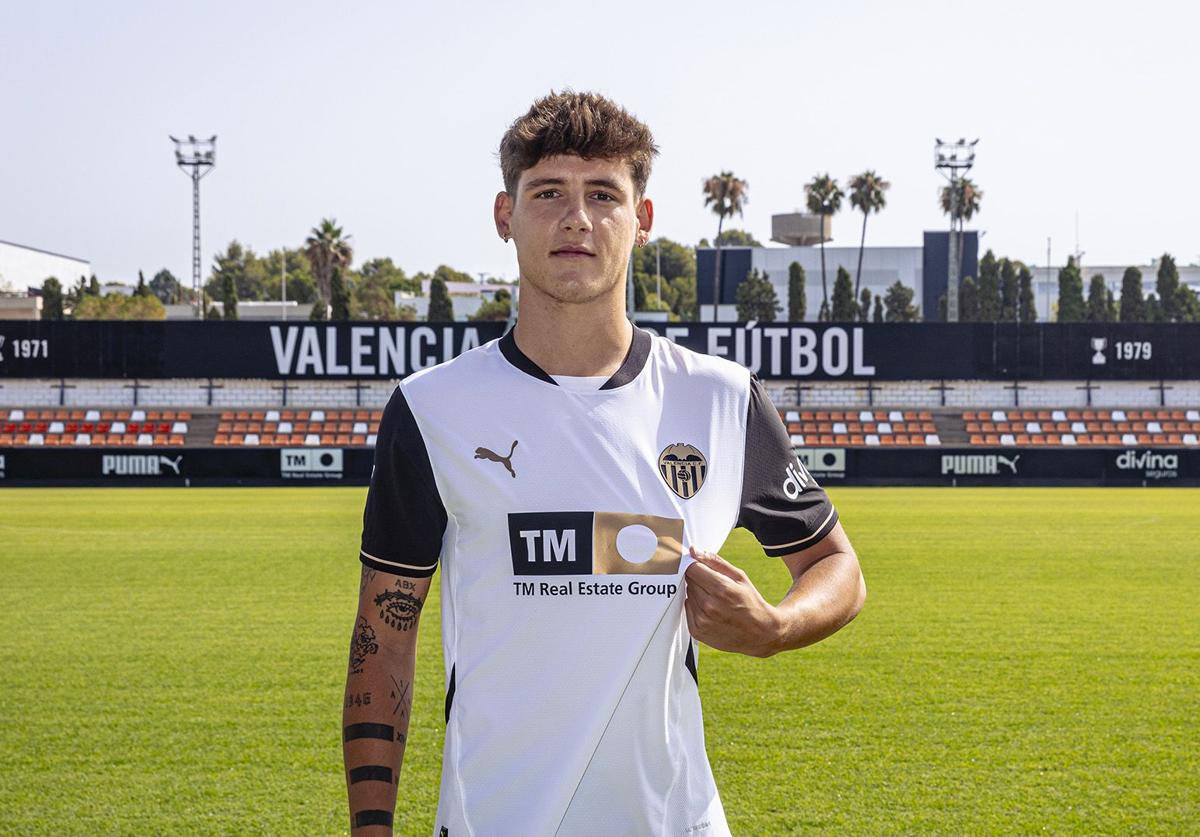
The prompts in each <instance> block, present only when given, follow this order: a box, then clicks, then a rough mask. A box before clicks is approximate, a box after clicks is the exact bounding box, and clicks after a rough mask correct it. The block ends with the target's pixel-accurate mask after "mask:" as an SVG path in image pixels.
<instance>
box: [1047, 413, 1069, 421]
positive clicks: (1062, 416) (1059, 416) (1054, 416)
mask: <svg viewBox="0 0 1200 837" xmlns="http://www.w3.org/2000/svg"><path fill="white" fill-rule="evenodd" d="M1050 420H1051V421H1066V420H1067V414H1066V412H1065V411H1064V410H1055V411H1054V412H1053V413H1051V414H1050Z"/></svg>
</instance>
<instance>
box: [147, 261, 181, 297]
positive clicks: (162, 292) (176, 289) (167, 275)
mask: <svg viewBox="0 0 1200 837" xmlns="http://www.w3.org/2000/svg"><path fill="white" fill-rule="evenodd" d="M150 293H152V294H154V295H155V296H156V297H158V299H159V301H160V302H162V304H163V305H179V304H180V303H182V302H183V301H184V299H185V295H184V292H183V286H182V285H180V284H179V280H178V279H176V278H175V276H174V275H173V274H172V273H171V271H169V270H167V269H166V268H165V267H164V268H163V269H162V270H160V271H159V272H158V273H156V274H154V278H153V279H151V280H150Z"/></svg>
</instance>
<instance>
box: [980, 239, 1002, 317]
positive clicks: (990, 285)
mask: <svg viewBox="0 0 1200 837" xmlns="http://www.w3.org/2000/svg"><path fill="white" fill-rule="evenodd" d="M978 296H979V305H978V311H979V315H978V316H979V319H978V321H979V322H981V323H994V322H998V321H999V319H1000V312H1001V310H1002V309H1003V307H1004V301H1003V297H1002V296H1001V293H1000V263H999V262H998V261H996V254H995V253H993V252H992V251H991V250H988V251H987V252H986V253H984V254H983V258H982V259H980V260H979V293H978Z"/></svg>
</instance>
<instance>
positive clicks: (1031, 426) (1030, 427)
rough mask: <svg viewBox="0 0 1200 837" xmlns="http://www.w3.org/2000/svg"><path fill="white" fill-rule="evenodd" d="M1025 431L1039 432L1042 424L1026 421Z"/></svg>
mask: <svg viewBox="0 0 1200 837" xmlns="http://www.w3.org/2000/svg"><path fill="white" fill-rule="evenodd" d="M1025 432H1026V433H1041V432H1042V425H1041V424H1039V423H1038V422H1036V421H1027V422H1025Z"/></svg>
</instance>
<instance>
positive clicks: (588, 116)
mask: <svg viewBox="0 0 1200 837" xmlns="http://www.w3.org/2000/svg"><path fill="white" fill-rule="evenodd" d="M556 154H576V155H578V156H580V157H583V158H584V159H595V158H605V159H623V160H626V161H627V162H628V163H629V167H630V169H631V173H632V175H633V185H634V188H635V189H636V190H637V194H638V196H639V197H640V196H641V195H642V194H644V193H645V191H646V181H647V180H649V179H650V163H651V161H652V160H653V159H654V156H655V155H656V154H658V146H657V145H655V144H654V137H653V136H651V134H650V129H649V128H647V127H646V125H645V124H644V123H643V122H640V121H638V119H637V118H636V117H634V116H632V115H631V114H630V113H629V112H628V111H626V110H625V109H624V108H623V107H621V106H620V105H618V104H617V103H616V102H613V101H612V100H611V99H606V98H605V97H604V96H601V95H600V94H599V93H587V92H585V93H576V92H575V91H573V90H566V91H564V92H562V93H555V92H554V91H551V92H550V95H548V96H545V97H543V98H541V99H538V100H537V101H536V102H534V103H533V107H531V108H530V109H529V112H528V113H526V114H525V115H524V116H521V117H519V118H518V119H517V120H516V121H515V122H513V124H512V125H510V126H509V128H508V130H507V131H506V132H505V133H504V138H503V139H501V140H500V171H501V172H502V173H503V175H504V188H505V190H506V191H507V192H508V193H509V194H510V195H513V194H516V190H517V181H518V180H520V179H521V172H523V171H525V170H526V169H530V168H533V167H534V166H535V165H537V163H538V161H539V160H541V159H542V158H543V157H551V156H554V155H556Z"/></svg>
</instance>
